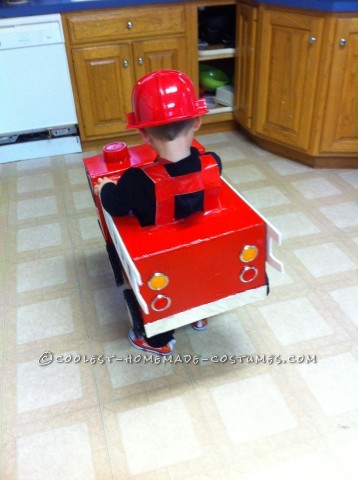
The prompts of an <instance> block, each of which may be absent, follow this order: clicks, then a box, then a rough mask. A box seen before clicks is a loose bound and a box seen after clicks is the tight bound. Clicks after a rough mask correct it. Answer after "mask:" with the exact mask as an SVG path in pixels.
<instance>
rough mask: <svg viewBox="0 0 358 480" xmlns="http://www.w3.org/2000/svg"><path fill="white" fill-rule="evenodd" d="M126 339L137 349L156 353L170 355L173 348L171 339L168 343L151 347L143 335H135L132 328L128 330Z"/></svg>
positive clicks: (173, 341)
mask: <svg viewBox="0 0 358 480" xmlns="http://www.w3.org/2000/svg"><path fill="white" fill-rule="evenodd" d="M128 340H129V342H130V343H131V344H132V345H133V347H134V348H138V350H144V351H145V352H150V353H155V354H157V355H163V356H167V355H171V354H172V353H173V350H174V343H175V340H174V338H173V340H171V341H170V342H169V343H167V344H166V345H164V347H152V346H151V345H149V344H148V343H147V342H146V340H145V338H143V337H139V338H138V337H136V336H135V334H134V332H133V330H130V332H129V334H128Z"/></svg>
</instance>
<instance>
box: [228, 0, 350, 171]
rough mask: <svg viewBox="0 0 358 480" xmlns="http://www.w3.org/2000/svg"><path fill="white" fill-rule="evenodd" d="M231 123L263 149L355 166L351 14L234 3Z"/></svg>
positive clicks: (308, 162) (326, 164) (306, 159)
mask: <svg viewBox="0 0 358 480" xmlns="http://www.w3.org/2000/svg"><path fill="white" fill-rule="evenodd" d="M237 12H238V14H237V18H238V20H237V29H238V34H237V40H236V42H237V44H236V50H237V52H238V53H237V60H236V80H235V110H234V114H235V119H236V120H237V122H238V124H239V125H241V126H242V127H243V128H244V129H245V130H246V131H247V132H248V133H249V134H250V135H251V136H252V138H253V139H254V141H255V142H256V143H258V144H259V145H260V146H262V147H263V148H264V149H266V150H269V151H272V152H274V153H277V154H279V155H281V156H283V157H287V158H291V159H293V160H297V161H300V162H301V163H304V164H306V165H309V166H313V167H358V14H357V13H329V12H322V11H319V12H318V11H314V10H304V9H293V8H292V9H290V8H284V7H279V6H273V5H267V4H266V5H265V4H261V3H257V4H256V3H253V2H251V1H250V0H243V1H239V2H238V6H237Z"/></svg>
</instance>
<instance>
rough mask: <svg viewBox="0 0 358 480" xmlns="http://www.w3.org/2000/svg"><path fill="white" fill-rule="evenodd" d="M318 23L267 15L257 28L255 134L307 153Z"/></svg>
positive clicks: (286, 14) (314, 19)
mask: <svg viewBox="0 0 358 480" xmlns="http://www.w3.org/2000/svg"><path fill="white" fill-rule="evenodd" d="M323 22H324V21H323V18H321V17H319V16H314V15H308V14H304V13H302V14H301V13H297V12H295V13H290V12H283V11H275V10H267V11H265V12H263V15H262V22H261V25H260V28H261V36H260V44H259V47H258V48H259V51H260V54H259V55H260V56H259V66H258V78H259V80H258V84H257V90H256V94H257V108H256V121H255V129H256V132H257V133H258V134H260V135H262V136H264V137H267V138H269V139H270V140H278V141H280V142H282V143H284V144H288V145H290V146H294V147H296V148H300V149H302V150H304V151H307V150H308V148H309V141H310V132H311V125H312V117H313V108H314V100H315V96H316V86H317V76H318V71H319V62H320V52H321V44H322V32H323Z"/></svg>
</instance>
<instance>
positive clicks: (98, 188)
mask: <svg viewBox="0 0 358 480" xmlns="http://www.w3.org/2000/svg"><path fill="white" fill-rule="evenodd" d="M106 183H114V184H115V183H116V182H114V181H113V180H111V179H109V178H108V177H103V178H99V179H98V184H97V185H95V187H94V189H93V190H94V193H95V195H99V194H100V192H101V190H102V187H103V185H105V184H106Z"/></svg>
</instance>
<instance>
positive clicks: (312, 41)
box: [308, 36, 317, 45]
mask: <svg viewBox="0 0 358 480" xmlns="http://www.w3.org/2000/svg"><path fill="white" fill-rule="evenodd" d="M316 40H317V38H316V37H312V36H311V37H310V38H309V39H308V42H309V43H310V44H311V45H313V44H314V43H315V41H316Z"/></svg>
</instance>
